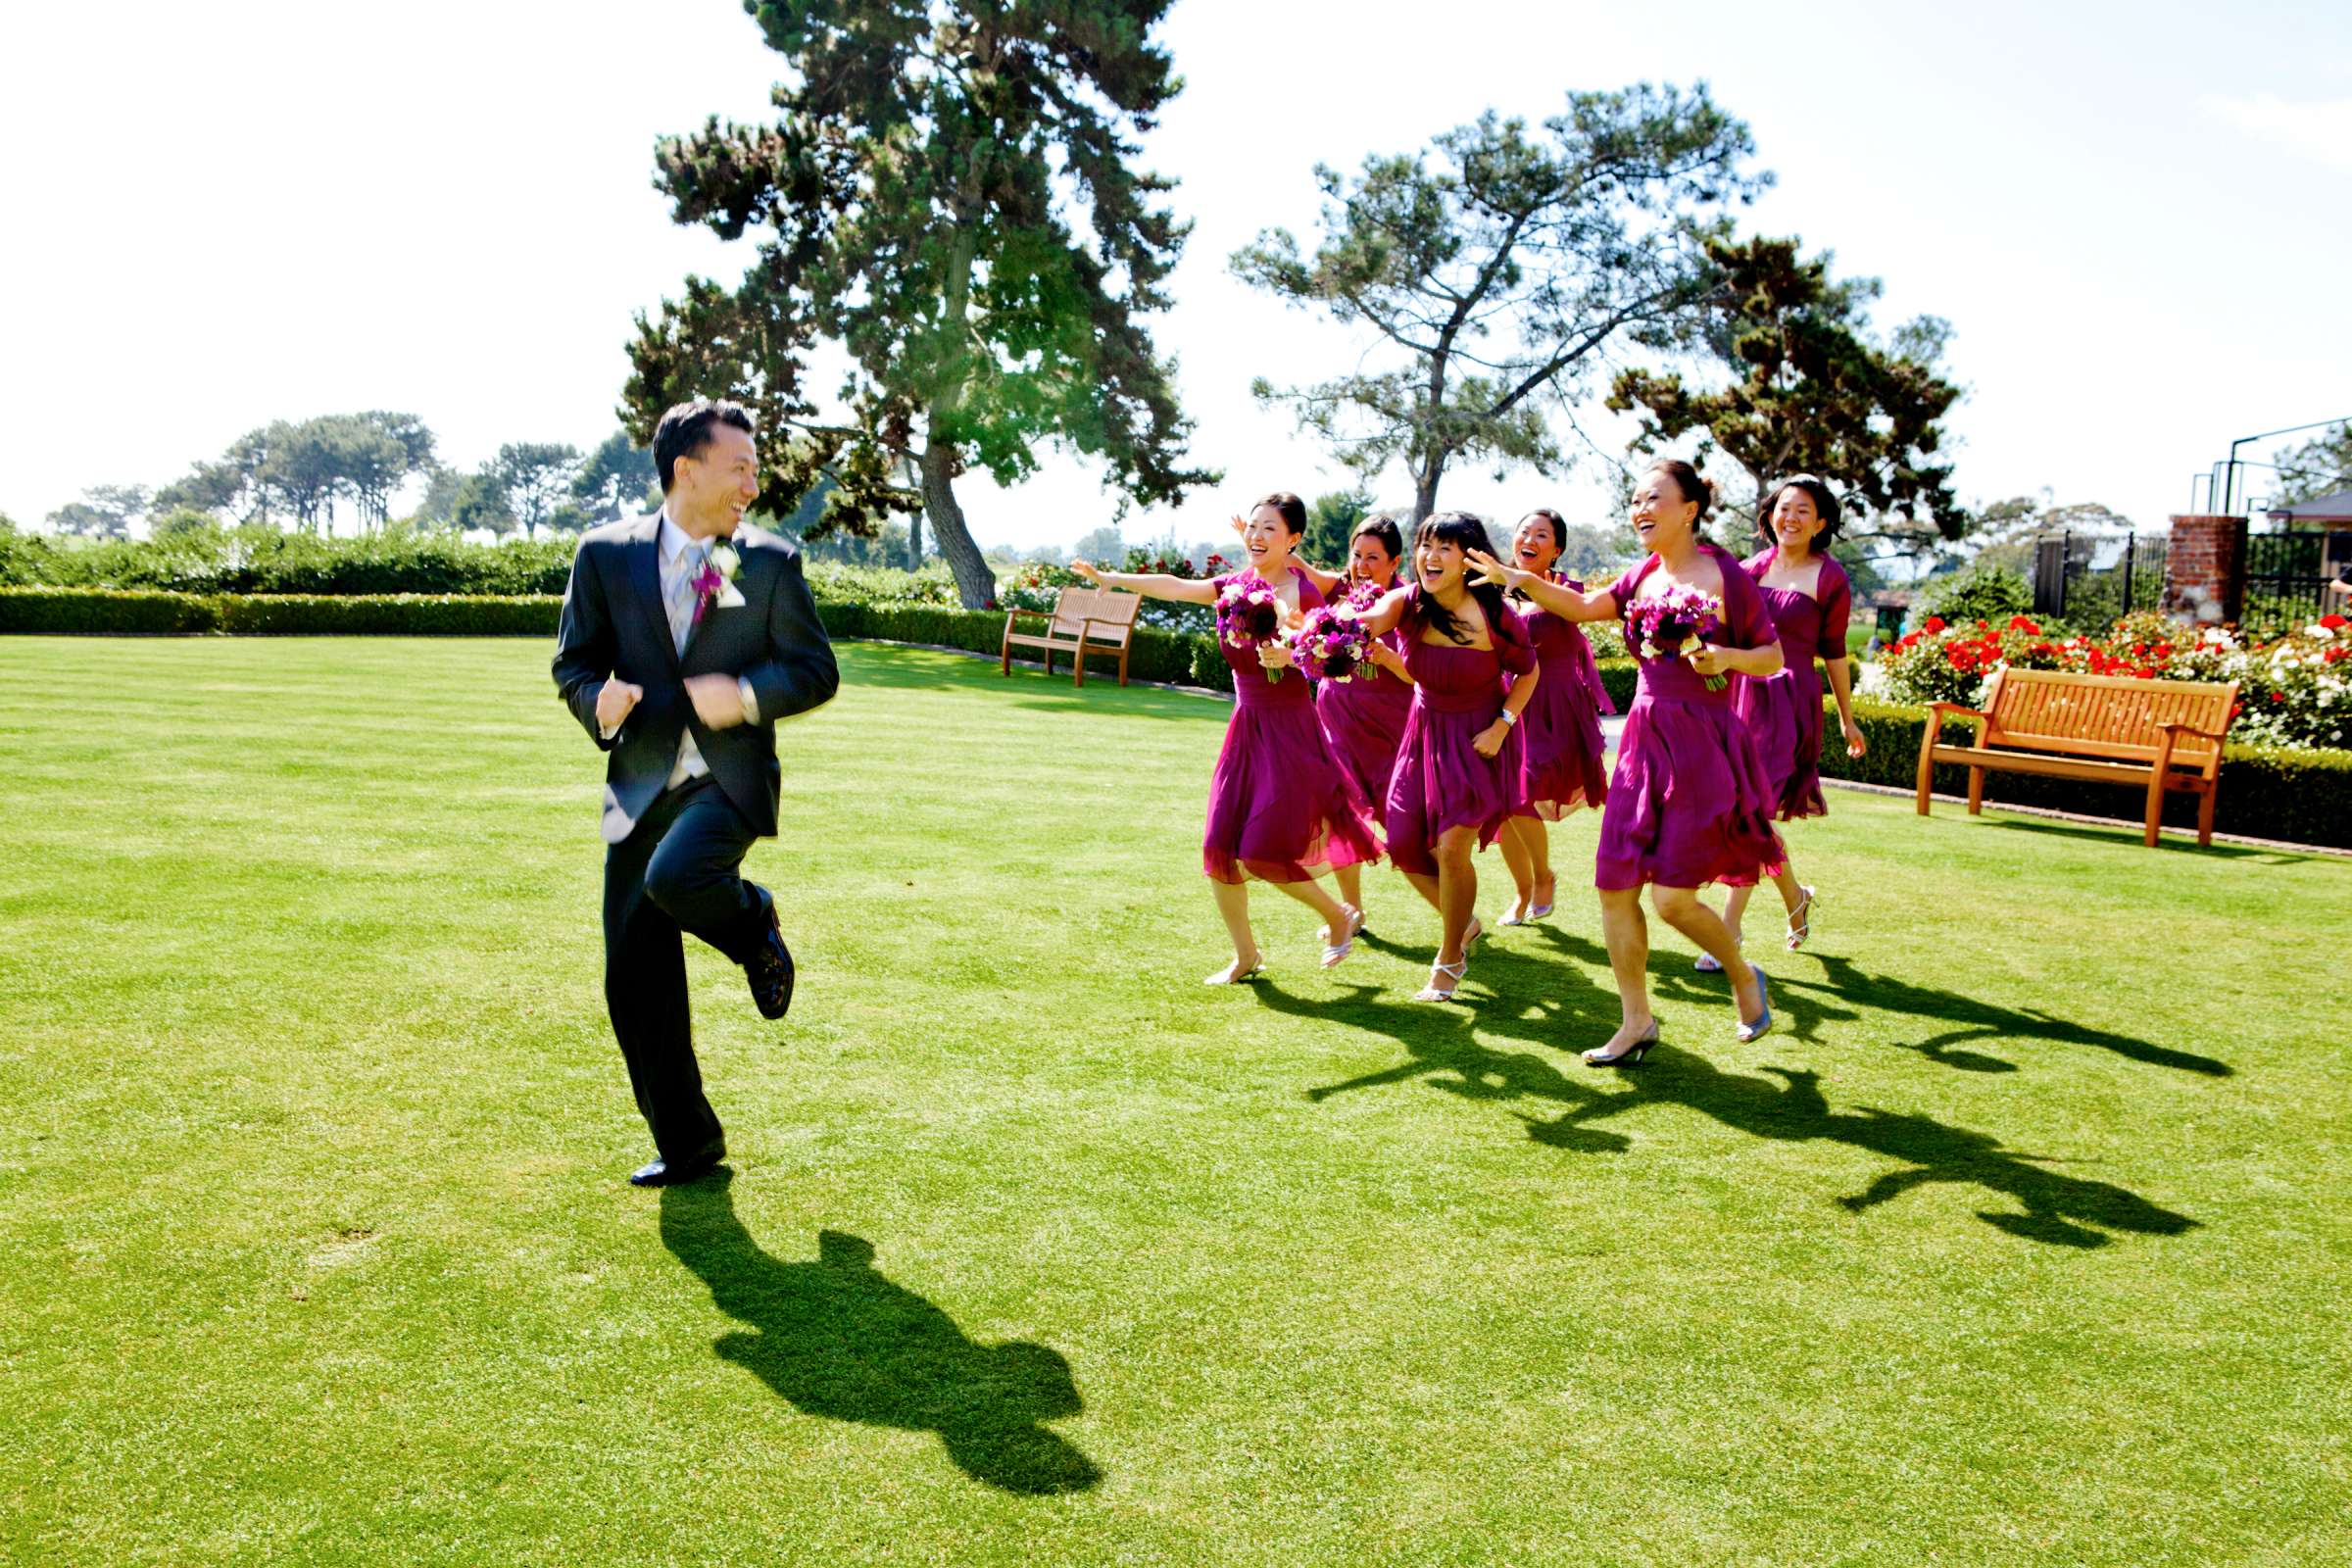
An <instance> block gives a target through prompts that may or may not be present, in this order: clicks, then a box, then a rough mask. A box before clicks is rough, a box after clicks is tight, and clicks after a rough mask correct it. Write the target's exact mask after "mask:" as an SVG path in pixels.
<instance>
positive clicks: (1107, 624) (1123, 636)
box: [1078, 615, 1135, 642]
mask: <svg viewBox="0 0 2352 1568" xmlns="http://www.w3.org/2000/svg"><path fill="white" fill-rule="evenodd" d="M1097 626H1102V627H1104V628H1105V629H1107V630H1108V631H1111V632H1113V633H1115V634H1116V636H1115V637H1113V638H1109V639H1105V640H1106V641H1117V642H1125V641H1126V640H1127V634H1128V633H1129V632H1131V631H1133V630H1134V629H1135V622H1134V621H1132V620H1097V619H1096V618H1095V617H1094V616H1092V615H1089V616H1087V617H1086V621H1085V623H1084V624H1083V625H1081V626H1080V627H1079V628H1078V635H1079V636H1081V637H1088V636H1092V635H1093V634H1094V630H1095V628H1096V627H1097Z"/></svg>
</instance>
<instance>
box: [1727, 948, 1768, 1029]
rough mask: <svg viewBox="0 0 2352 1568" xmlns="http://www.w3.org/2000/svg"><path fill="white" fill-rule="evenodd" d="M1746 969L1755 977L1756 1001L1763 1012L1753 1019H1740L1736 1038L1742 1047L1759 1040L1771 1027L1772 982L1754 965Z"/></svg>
mask: <svg viewBox="0 0 2352 1568" xmlns="http://www.w3.org/2000/svg"><path fill="white" fill-rule="evenodd" d="M1747 967H1748V971H1749V972H1750V973H1752V974H1753V975H1754V976H1755V977H1756V995H1757V1000H1759V1001H1760V1002H1762V1003H1763V1005H1764V1010H1763V1011H1761V1012H1759V1013H1757V1014H1756V1015H1755V1016H1754V1017H1753V1018H1747V1019H1742V1020H1741V1021H1740V1028H1739V1032H1738V1034H1737V1036H1736V1038H1737V1039H1738V1040H1739V1041H1740V1043H1741V1044H1742V1045H1744V1044H1746V1043H1747V1042H1748V1041H1750V1040H1754V1039H1757V1038H1759V1037H1760V1036H1762V1035H1763V1034H1764V1032H1765V1031H1766V1030H1768V1029H1770V1028H1771V1027H1772V982H1771V981H1770V980H1768V979H1766V978H1765V976H1764V971H1763V970H1762V969H1759V968H1757V967H1756V966H1755V965H1754V964H1752V963H1751V964H1749V965H1748V966H1747Z"/></svg>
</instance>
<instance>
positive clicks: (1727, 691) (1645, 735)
mask: <svg viewBox="0 0 2352 1568" xmlns="http://www.w3.org/2000/svg"><path fill="white" fill-rule="evenodd" d="M1700 548H1701V549H1703V550H1705V551H1706V553H1707V554H1708V555H1709V556H1711V557H1713V558H1714V560H1715V564H1716V566H1717V567H1718V568H1719V569H1720V570H1721V571H1722V573H1723V620H1724V624H1723V626H1722V627H1721V628H1720V629H1719V630H1718V631H1717V632H1716V634H1715V635H1714V636H1713V637H1711V638H1709V639H1708V640H1709V641H1710V642H1714V643H1716V644H1719V645H1720V646H1723V647H1726V648H1763V647H1767V646H1769V645H1770V644H1771V643H1772V642H1773V641H1774V640H1776V638H1777V637H1778V636H1779V633H1778V632H1777V631H1775V630H1774V628H1773V624H1772V616H1771V615H1770V614H1769V613H1767V612H1766V611H1765V609H1764V596H1763V595H1762V594H1761V593H1760V592H1759V591H1758V590H1757V588H1756V585H1755V583H1754V582H1753V581H1752V580H1751V579H1750V578H1749V577H1748V575H1747V573H1746V572H1744V571H1742V570H1740V563H1739V562H1737V561H1735V560H1734V559H1733V558H1732V557H1731V556H1730V555H1728V554H1726V553H1725V552H1723V551H1721V550H1718V549H1716V548H1715V547H1714V546H1713V545H1702V546H1701V547H1700ZM1658 568H1659V561H1658V558H1657V557H1656V556H1651V557H1650V558H1649V559H1648V560H1646V561H1644V562H1642V564H1640V565H1638V566H1636V567H1634V568H1633V569H1632V570H1630V571H1628V572H1627V573H1626V574H1625V575H1624V576H1622V577H1619V578H1618V579H1617V580H1616V581H1615V582H1614V583H1612V584H1610V586H1609V592H1610V594H1611V595H1612V596H1613V597H1614V598H1615V599H1616V601H1617V604H1618V608H1619V609H1620V611H1625V610H1630V609H1632V607H1633V604H1634V601H1635V599H1636V598H1638V597H1639V596H1640V594H1641V589H1642V583H1643V582H1644V581H1646V580H1647V579H1648V578H1649V577H1650V576H1651V575H1652V574H1654V573H1655V572H1656V571H1657V570H1658ZM1625 640H1626V646H1627V647H1628V648H1629V649H1630V650H1632V651H1633V653H1634V655H1635V658H1636V659H1637V660H1638V661H1639V662H1640V665H1641V686H1640V688H1639V689H1638V690H1637V691H1636V692H1635V694H1634V701H1633V706H1632V707H1631V708H1629V709H1628V710H1627V711H1626V716H1625V730H1624V732H1623V733H1622V734H1621V735H1620V736H1619V737H1618V739H1617V769H1616V772H1615V773H1614V774H1613V775H1611V777H1610V779H1609V795H1608V805H1607V807H1606V808H1605V809H1603V810H1602V812H1601V818H1600V845H1599V848H1598V850H1597V851H1596V852H1595V853H1594V856H1593V885H1594V886H1595V887H1598V888H1600V889H1602V890H1604V891H1609V892H1617V891H1623V890H1625V889H1628V888H1638V887H1640V886H1642V884H1643V883H1645V882H1655V883H1660V884H1662V885H1664V886H1666V887H1675V888H1696V887H1704V886H1706V885H1707V884H1708V883H1710V882H1723V883H1727V884H1730V885H1732V886H1734V887H1745V886H1749V885H1752V884H1753V883H1755V882H1757V881H1759V880H1761V879H1762V878H1763V877H1766V876H1768V875H1770V874H1772V873H1773V872H1775V871H1778V870H1779V869H1780V868H1781V866H1782V865H1783V864H1784V863H1786V862H1787V859H1788V852H1787V851H1786V850H1784V849H1783V848H1782V847H1781V840H1780V835H1779V834H1777V833H1775V832H1774V831H1773V827H1772V806H1773V794H1772V780H1771V776H1770V775H1769V774H1768V773H1767V772H1766V770H1765V766H1764V759H1763V755H1762V753H1761V752H1759V750H1758V749H1757V747H1756V742H1755V737H1754V736H1753V735H1752V734H1751V733H1750V732H1749V730H1748V727H1747V726H1746V725H1745V724H1743V723H1741V722H1740V715H1739V714H1738V713H1737V712H1736V711H1734V710H1733V707H1732V703H1733V693H1734V692H1736V691H1737V690H1738V689H1739V688H1740V686H1742V685H1744V684H1746V683H1747V677H1745V676H1743V675H1730V676H1728V677H1727V679H1726V682H1725V685H1724V687H1723V689H1722V690H1720V691H1709V690H1708V689H1707V686H1706V682H1705V679H1704V678H1703V677H1702V676H1700V675H1699V674H1698V673H1697V672H1696V671H1695V670H1693V669H1691V666H1690V665H1689V664H1687V663H1685V662H1683V661H1682V660H1681V659H1680V658H1678V657H1676V656H1675V655H1673V654H1666V655H1663V656H1661V657H1659V658H1656V659H1642V658H1641V638H1640V637H1639V636H1638V635H1636V634H1635V633H1634V632H1633V630H1632V628H1631V626H1630V625H1629V626H1628V628H1627V633H1626V639H1625Z"/></svg>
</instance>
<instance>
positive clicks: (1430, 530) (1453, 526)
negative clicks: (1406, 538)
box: [1404, 512, 1505, 645]
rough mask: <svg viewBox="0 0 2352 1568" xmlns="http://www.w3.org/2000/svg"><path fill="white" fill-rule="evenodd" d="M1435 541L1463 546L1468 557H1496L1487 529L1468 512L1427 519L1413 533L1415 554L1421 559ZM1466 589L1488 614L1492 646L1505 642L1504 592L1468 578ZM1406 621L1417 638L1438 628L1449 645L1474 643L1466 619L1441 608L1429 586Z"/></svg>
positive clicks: (1414, 599)
mask: <svg viewBox="0 0 2352 1568" xmlns="http://www.w3.org/2000/svg"><path fill="white" fill-rule="evenodd" d="M1433 540H1434V541H1436V542H1437V543H1440V544H1452V545H1459V546H1461V548H1462V549H1463V551H1464V552H1465V553H1466V552H1469V551H1472V550H1476V551H1479V552H1481V553H1483V554H1486V555H1490V556H1491V555H1493V554H1495V543H1494V541H1493V540H1491V539H1489V538H1488V537H1487V525H1486V524H1485V523H1483V522H1481V521H1479V520H1478V519H1477V518H1476V517H1474V516H1472V515H1470V514H1469V513H1467V512H1440V513H1435V514H1433V515H1430V516H1428V517H1425V518H1423V519H1422V522H1421V526H1420V527H1418V528H1416V529H1414V530H1413V551H1414V553H1415V554H1416V555H1418V554H1419V553H1420V550H1421V547H1422V546H1423V545H1425V544H1428V543H1430V542H1431V541H1433ZM1463 586H1464V587H1466V588H1468V589H1469V591H1470V597H1471V598H1472V599H1475V600H1477V601H1478V608H1479V609H1480V610H1481V611H1483V612H1484V613H1486V617H1487V640H1488V641H1489V642H1490V643H1500V642H1502V641H1504V640H1505V633H1504V631H1503V629H1502V590H1501V589H1500V588H1498V587H1496V586H1495V584H1494V583H1491V582H1475V581H1472V580H1471V579H1470V578H1469V577H1468V576H1467V575H1466V574H1465V576H1464V577H1463ZM1404 619H1405V623H1406V624H1407V625H1408V626H1410V627H1411V628H1412V631H1413V635H1414V636H1416V637H1418V636H1420V635H1421V633H1422V631H1423V630H1424V629H1425V628H1427V627H1431V626H1434V627H1436V628H1437V630H1438V635H1439V636H1441V637H1443V638H1445V639H1446V641H1447V642H1450V643H1459V644H1463V645H1467V644H1468V643H1469V641H1470V628H1469V627H1467V626H1465V625H1463V624H1462V617H1461V616H1459V615H1457V614H1455V613H1453V612H1452V611H1450V610H1447V609H1446V607H1445V606H1444V605H1441V604H1439V603H1438V601H1437V599H1436V597H1435V596H1433V595H1432V594H1431V593H1430V591H1429V585H1428V584H1426V583H1424V584H1422V586H1421V591H1420V592H1419V593H1417V594H1415V595H1413V597H1412V599H1411V601H1410V602H1409V603H1408V604H1407V605H1406V607H1405V613H1404Z"/></svg>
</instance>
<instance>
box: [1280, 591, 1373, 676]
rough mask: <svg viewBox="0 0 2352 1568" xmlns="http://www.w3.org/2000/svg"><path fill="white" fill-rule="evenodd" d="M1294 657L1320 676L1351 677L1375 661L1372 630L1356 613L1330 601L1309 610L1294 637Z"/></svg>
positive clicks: (1303, 667)
mask: <svg viewBox="0 0 2352 1568" xmlns="http://www.w3.org/2000/svg"><path fill="white" fill-rule="evenodd" d="M1291 657H1292V658H1293V659H1294V660H1296V661H1297V662H1298V664H1299V668H1300V669H1303V670H1305V671H1306V672H1307V674H1308V675H1309V676H1311V677H1313V678H1314V679H1316V680H1329V681H1349V680H1353V679H1355V677H1356V676H1358V675H1361V674H1363V673H1364V672H1365V670H1366V669H1367V668H1369V667H1370V666H1371V663H1372V634H1371V633H1370V632H1369V631H1366V630H1365V629H1364V623H1363V622H1362V621H1360V620H1357V619H1356V618H1355V617H1354V616H1352V615H1343V614H1341V613H1340V612H1339V611H1338V610H1336V609H1334V608H1333V607H1331V606H1329V605H1326V606H1324V607H1323V608H1322V609H1320V610H1312V611H1309V612H1308V613H1307V616H1306V622H1305V624H1304V625H1301V626H1300V627H1299V630H1298V632H1297V633H1296V634H1295V635H1293V636H1292V638H1291Z"/></svg>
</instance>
